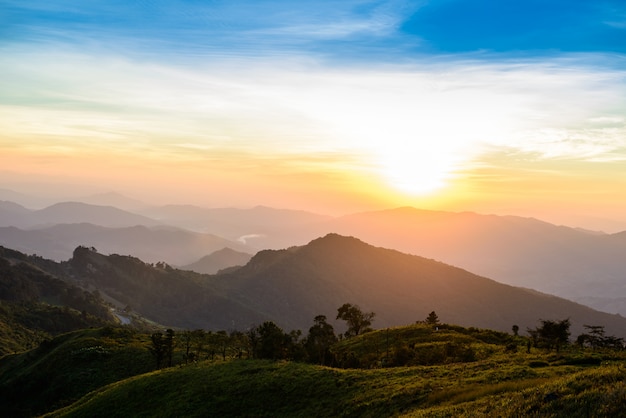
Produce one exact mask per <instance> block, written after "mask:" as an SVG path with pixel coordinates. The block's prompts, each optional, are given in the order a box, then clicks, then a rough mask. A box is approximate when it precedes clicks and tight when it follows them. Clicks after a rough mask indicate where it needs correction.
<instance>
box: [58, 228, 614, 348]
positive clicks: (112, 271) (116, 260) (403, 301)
mask: <svg viewBox="0 0 626 418" xmlns="http://www.w3.org/2000/svg"><path fill="white" fill-rule="evenodd" d="M69 265H71V266H72V271H73V276H74V277H76V278H77V279H78V280H80V281H82V282H84V283H89V285H90V286H92V287H96V288H98V289H99V290H100V291H101V292H104V293H106V294H108V295H110V296H112V297H114V298H116V299H118V300H120V301H122V302H123V303H127V304H129V305H131V306H132V307H133V309H136V310H137V311H138V312H139V313H140V314H142V315H144V316H146V317H148V318H150V319H153V320H156V321H158V322H160V323H164V324H168V325H174V326H180V327H187V328H193V327H204V328H217V329H220V328H227V329H231V328H239V329H245V328H247V327H249V326H250V325H252V324H254V323H258V321H261V320H272V321H275V322H276V323H277V324H279V325H280V326H282V327H284V328H286V329H303V330H304V329H307V328H308V327H310V325H311V321H312V319H313V318H314V317H315V316H316V315H320V314H323V315H327V316H328V317H329V318H334V316H335V315H336V312H337V308H338V307H339V306H341V305H342V304H343V303H346V302H349V303H355V304H358V305H360V306H361V307H362V309H364V310H367V311H374V312H376V314H377V316H376V322H375V326H376V327H377V328H382V327H388V326H395V325H404V324H410V323H413V322H415V321H417V320H423V319H425V318H426V316H427V314H428V313H429V312H431V311H433V310H435V311H436V312H437V314H438V315H439V318H440V319H441V320H442V321H444V322H449V323H455V324H459V325H465V326H475V327H483V328H491V329H496V330H502V331H510V330H511V327H512V326H513V325H514V324H515V325H518V326H519V327H520V329H521V330H525V329H526V327H534V326H536V325H537V323H538V321H539V319H555V320H558V319H565V318H570V319H571V321H572V332H573V334H574V335H577V333H580V332H582V326H583V324H598V325H604V326H606V330H607V332H609V333H612V334H617V335H620V336H621V335H623V333H624V329H626V319H624V318H622V317H621V316H618V315H610V314H606V313H602V312H598V311H594V310H592V309H590V308H588V307H585V306H582V305H579V304H577V303H574V302H571V301H568V300H565V299H561V298H558V297H555V296H549V295H545V294H541V293H538V292H535V291H531V290H526V289H521V288H516V287H513V286H509V285H505V284H501V283H498V282H495V281H493V280H490V279H487V278H484V277H480V276H477V275H474V274H472V273H470V272H468V271H465V270H462V269H460V268H456V267H453V266H450V265H447V264H443V263H441V262H437V261H434V260H430V259H426V258H423V257H419V256H414V255H408V254H403V253H401V252H398V251H395V250H389V249H383V248H377V247H373V246H371V245H368V244H366V243H364V242H362V241H359V240H358V239H355V238H348V237H343V236H339V235H335V234H332V235H328V236H326V237H324V238H319V239H316V240H314V241H312V242H310V243H309V244H307V245H305V246H302V247H293V248H290V249H287V250H265V251H261V252H259V253H257V254H256V255H255V256H254V257H253V258H252V259H251V260H250V262H249V263H248V264H247V265H245V266H244V267H242V268H239V269H237V270H235V271H234V272H231V273H225V274H220V275H216V276H208V275H204V276H202V275H198V274H196V273H192V272H188V271H187V272H185V271H180V270H175V269H171V268H168V267H167V266H156V267H153V266H150V265H147V264H145V263H143V262H141V261H140V260H138V259H134V258H130V257H122V256H108V257H107V256H103V255H101V254H98V253H96V252H93V251H90V250H87V249H83V250H81V251H79V252H78V253H75V256H74V257H73V258H72V260H71V262H70V263H69Z"/></svg>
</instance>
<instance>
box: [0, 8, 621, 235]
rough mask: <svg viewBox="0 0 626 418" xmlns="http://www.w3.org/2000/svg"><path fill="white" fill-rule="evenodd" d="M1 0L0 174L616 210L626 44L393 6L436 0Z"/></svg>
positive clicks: (340, 199) (342, 197)
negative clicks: (28, 2) (467, 26)
mask: <svg viewBox="0 0 626 418" xmlns="http://www.w3.org/2000/svg"><path fill="white" fill-rule="evenodd" d="M8 3H9V6H8V10H9V11H10V13H9V14H8V15H7V16H9V17H10V15H11V13H13V14H14V15H15V16H14V17H15V19H17V17H20V19H21V20H20V19H17V20H15V19H13V20H12V22H15V21H16V22H18V23H12V24H11V25H8V26H7V29H5V35H6V34H8V36H4V37H3V39H4V41H1V42H0V53H1V54H0V76H1V80H2V81H0V132H1V136H0V188H5V189H11V190H15V191H19V192H23V193H33V194H38V193H39V194H42V193H43V194H47V195H58V196H59V197H60V198H65V197H71V196H76V195H85V194H93V193H99V192H106V191H117V192H120V193H123V194H126V195H129V196H132V197H136V198H138V199H141V200H144V201H146V202H149V203H190V204H197V205H203V206H209V207H225V206H238V207H250V206H254V205H258V204H263V205H268V206H275V207H283V208H295V209H307V210H312V211H316V212H320V213H328V214H344V213H350V212H356V211H361V210H370V209H382V208H390V207H397V206H405V205H412V206H416V207H421V208H428V209H443V210H459V211H460V210H473V211H479V212H482V213H503V214H504V213H506V214H518V215H523V216H535V217H539V218H542V219H546V220H549V221H551V222H555V223H563V224H570V225H578V226H583V227H589V228H598V229H606V230H609V229H614V230H618V229H620V228H622V226H623V228H622V229H626V70H625V68H624V57H625V55H624V52H625V51H621V50H616V47H614V46H613V44H612V43H610V42H608V41H607V43H606V45H604V44H602V43H601V42H600V41H598V42H596V44H593V45H592V46H590V47H587V49H585V50H582V51H577V50H572V48H571V46H572V45H574V42H573V39H569V38H567V39H565V38H564V39H565V40H562V39H560V38H559V37H558V36H557V35H555V34H552V37H550V36H547V37H546V33H547V34H548V35H550V34H551V32H549V31H548V29H545V33H544V34H543V36H542V37H539V35H537V34H535V33H534V32H533V36H537V39H542V41H536V43H535V44H532V45H530V44H529V45H526V44H523V43H520V42H522V41H520V39H527V38H525V37H523V36H521V35H522V34H525V33H526V32H524V30H525V29H524V28H520V29H519V31H520V33H519V34H518V33H517V32H511V33H510V34H507V33H504V35H508V36H509V38H507V39H509V41H510V43H511V47H510V48H508V49H507V48H504V47H503V46H502V45H503V44H501V43H498V42H500V40H498V41H497V42H496V40H495V39H500V38H502V37H496V36H493V37H492V38H493V39H491V38H489V37H488V36H487V35H484V34H483V35H480V34H478V35H475V39H474V44H475V45H474V44H471V42H470V41H471V39H470V40H469V41H468V40H464V41H463V42H461V40H462V39H463V38H462V36H463V35H462V34H460V33H459V34H458V41H457V42H456V43H453V42H452V41H450V39H447V38H445V39H444V38H442V37H441V36H443V35H441V34H439V33H436V32H434V31H431V32H427V31H426V32H423V33H422V32H419V31H418V30H417V29H415V27H417V26H415V27H414V26H411V24H410V22H413V21H414V20H415V16H419V14H420V13H427V12H429V13H431V14H432V16H431V19H437V18H438V19H445V16H447V15H445V13H444V12H445V10H443V11H436V12H437V13H439V14H437V13H435V11H429V9H428V7H427V6H424V7H423V8H420V7H417V8H411V7H408V8H407V7H406V4H405V5H404V6H402V7H400V5H399V3H402V2H384V1H378V2H361V3H362V4H361V3H359V4H360V6H359V7H360V8H359V7H356V6H355V5H352V7H347V6H345V5H344V6H341V7H334V8H333V9H332V10H333V11H332V13H330V12H329V14H324V15H323V16H322V15H315V14H310V13H309V12H310V10H308V9H307V10H304V9H303V10H297V8H296V9H294V10H292V9H288V8H286V6H285V5H283V6H282V8H280V7H281V6H279V5H278V4H279V3H280V2H273V3H272V2H267V4H265V3H264V2H261V3H263V4H265V6H266V7H270V8H271V7H275V8H276V7H278V8H279V9H280V10H281V11H286V10H289V13H288V16H284V15H283V14H280V13H279V14H275V16H276V17H274V18H270V17H266V18H263V17H259V16H256V15H254V16H252V14H250V13H251V12H248V13H243V12H242V10H240V9H236V10H235V9H233V8H231V7H229V6H227V4H228V3H220V2H218V3H216V4H219V5H220V6H216V5H214V7H215V8H217V9H219V10H217V11H216V10H212V13H208V11H206V10H203V12H206V13H205V14H203V15H202V14H198V13H199V11H198V10H191V9H192V7H200V6H197V5H195V6H192V5H191V3H187V2H182V1H181V2H173V3H175V4H178V5H179V6H180V7H179V8H182V9H184V8H185V7H188V8H189V10H188V12H189V13H183V11H184V10H178V14H175V13H173V12H172V11H171V10H170V11H169V12H168V14H160V13H159V12H158V11H156V12H155V11H154V10H151V13H153V14H155V15H154V16H153V17H152V18H150V19H153V20H154V19H156V20H154V21H155V22H157V23H158V24H157V23H154V24H153V23H152V20H149V21H146V18H145V17H141V18H140V17H135V18H132V16H131V15H129V16H131V17H128V18H125V19H126V21H117V20H115V19H120V18H119V17H117V16H118V15H116V14H115V13H116V11H115V10H109V9H106V7H113V6H106V2H104V3H97V5H94V6H92V7H93V10H91V9H86V10H79V9H80V8H77V7H75V6H71V5H70V2H67V4H64V2H60V4H59V5H58V6H56V8H55V7H54V6H46V5H45V4H46V3H43V2H42V3H39V2H33V4H32V7H30V8H29V7H28V6H23V5H21V3H19V2H8ZM244 3H245V2H244ZM348 3H350V4H352V3H355V4H356V3H357V2H346V4H348ZM366 3H367V4H370V3H371V5H370V6H371V8H366V7H365V6H363V4H366ZM165 4H167V3H163V5H165ZM256 4H260V3H256ZM319 6H320V7H322V9H321V10H326V9H324V7H329V8H330V7H331V5H330V3H328V2H319ZM361 6H362V7H361ZM374 6H376V7H374ZM120 7H121V6H120ZM128 7H129V10H125V11H126V12H130V11H134V12H136V13H137V16H139V15H140V14H141V13H143V12H144V11H145V10H142V9H141V7H142V6H141V5H139V3H138V4H135V3H132V6H128ZM163 7H165V6H163ZM258 7H261V6H258ZM302 7H303V8H304V6H302ZM368 7H369V6H368ZM98 8H104V9H98ZM131 9H132V10H131ZM328 10H330V9H328ZM424 10H426V11H424ZM274 11H275V12H276V10H274ZM117 12H119V11H117ZM192 12H193V13H192ZM218 12H219V13H218ZM535 12H536V11H535ZM582 12H583V11H582V10H581V13H582ZM441 13H444V14H443V15H441ZM501 13H503V14H505V13H506V10H502V11H501ZM196 14H197V16H203V18H205V19H207V20H209V21H210V22H211V24H210V25H205V24H204V23H202V22H200V20H193V19H195V18H196V17H197V16H196ZM440 15H441V16H444V17H441V16H440ZM16 16H17V17H16ZM61 16H62V17H63V18H61ZM68 16H69V17H68ZM94 16H96V17H94ZM112 16H115V19H113V17H112ZM125 16H126V15H125ZM141 16H143V15H141ZM190 16H194V17H193V18H192V17H190ZM438 16H439V17H438ZM581 16H582V14H581ZM597 18H598V19H604V20H603V21H602V22H605V23H602V25H603V26H602V28H605V27H606V28H609V29H610V30H611V31H614V30H617V31H619V34H622V35H623V34H624V29H623V28H621V26H620V25H621V23H620V22H619V21H607V20H606V18H605V17H604V18H603V17H601V16H598V17H597ZM68 19H69V20H68ZM159 19H161V20H162V21H160V20H159ZM189 19H192V20H189ZM281 19H282V20H281ZM285 19H287V20H285ZM450 19H452V18H450ZM109 20H110V21H109ZM114 20H115V21H114ZM138 22H139V23H140V25H139V23H138ZM216 22H217V23H216ZM242 22H243V23H242ZM285 22H289V24H286V23H285ZM606 22H608V23H606ZM1 23H2V22H0V24H1ZM218 23H220V24H221V26H220V25H219V24H218ZM183 24H187V25H189V26H184V25H183ZM116 25H117V26H116ZM137 25H139V26H137ZM141 25H143V26H141ZM159 25H162V26H159ZM599 25H600V24H599ZM183 26H184V30H183V29H181V27H183ZM420 27H421V26H420ZM599 27H600V26H599ZM120 28H121V29H120ZM215 28H218V29H219V28H221V29H219V30H218V29H215ZM615 28H617V29H615ZM161 29H163V30H161ZM609 29H606V30H609ZM512 30H513V29H512ZM597 30H600V29H597ZM603 30H604V29H603ZM529 33H530V32H529ZM594 33H595V32H594ZM594 33H591V35H590V38H589V39H591V40H593V39H595V38H593V36H595V35H594ZM610 33H611V34H613V33H614V32H610ZM77 35H80V36H77ZM437 36H439V37H440V38H437ZM480 36H482V37H480ZM559 36H561V35H559ZM572 36H573V35H572ZM612 36H615V35H612ZM505 38H506V36H505ZM438 39H439V41H438V42H439V43H437V40H438ZM597 39H609V38H607V37H606V36H605V37H602V36H599V35H598V36H597ZM481 42H482V44H484V47H485V48H486V49H485V48H480V45H482V44H481ZM490 42H491V43H490ZM516 42H517V43H516ZM524 42H525V41H524ZM541 42H546V48H543V49H542V48H541V46H542V45H543V44H541ZM558 42H561V44H560V47H559V48H560V49H559V48H556V49H555V48H554V44H556V43H558ZM450 45H452V46H450ZM524 48H525V49H524ZM524 51H526V52H524ZM528 51H530V52H528ZM537 51H539V52H537ZM610 220H612V221H615V222H609V221H610Z"/></svg>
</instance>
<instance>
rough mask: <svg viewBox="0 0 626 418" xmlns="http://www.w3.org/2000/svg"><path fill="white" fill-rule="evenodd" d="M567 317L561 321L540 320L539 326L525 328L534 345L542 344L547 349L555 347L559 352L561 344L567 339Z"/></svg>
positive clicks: (568, 324)
mask: <svg viewBox="0 0 626 418" xmlns="http://www.w3.org/2000/svg"><path fill="white" fill-rule="evenodd" d="M570 325H571V323H570V320H569V318H568V319H563V320H561V321H552V320H545V319H542V320H541V326H540V327H537V328H535V329H530V328H528V329H527V332H528V334H529V335H530V336H531V338H532V340H533V342H534V345H535V346H540V345H541V346H544V347H546V348H547V349H548V350H552V349H553V348H554V349H556V351H557V353H558V352H559V350H560V348H561V346H562V345H563V344H567V342H568V340H569V335H570V332H569V327H570Z"/></svg>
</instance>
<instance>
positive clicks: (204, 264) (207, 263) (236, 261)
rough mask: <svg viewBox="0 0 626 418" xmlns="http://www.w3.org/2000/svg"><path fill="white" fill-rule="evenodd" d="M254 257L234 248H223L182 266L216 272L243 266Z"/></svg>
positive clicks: (200, 271)
mask: <svg viewBox="0 0 626 418" xmlns="http://www.w3.org/2000/svg"><path fill="white" fill-rule="evenodd" d="M251 258H252V255H251V254H248V253H244V252H241V251H235V250H233V249H232V248H222V249H221V250H218V251H215V252H213V253H211V254H209V255H206V256H204V257H202V258H201V259H200V260H198V261H196V262H195V263H191V264H188V265H186V266H181V267H180V268H181V269H182V270H191V271H195V272H196V273H201V274H215V273H217V272H218V271H220V270H223V269H226V268H230V267H235V266H243V265H244V264H246V263H248V261H250V259H251Z"/></svg>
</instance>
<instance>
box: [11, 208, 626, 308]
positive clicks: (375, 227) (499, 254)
mask: <svg viewBox="0 0 626 418" xmlns="http://www.w3.org/2000/svg"><path fill="white" fill-rule="evenodd" d="M105 197H106V196H105ZM113 197H115V196H113ZM60 221H68V222H66V223H80V222H89V223H92V224H97V225H103V226H110V225H122V224H127V226H128V227H131V226H132V227H135V226H140V225H143V226H149V227H151V228H153V227H156V226H157V225H159V224H163V225H170V226H173V227H178V228H184V229H189V230H192V231H195V232H180V234H186V235H187V238H186V239H185V244H183V245H182V246H181V247H180V250H181V251H178V248H176V247H174V246H172V247H171V248H170V249H168V248H166V246H165V245H152V244H151V243H150V242H149V241H145V240H144V241H141V240H139V241H140V242H137V241H134V240H132V239H131V240H127V242H128V244H123V243H122V244H121V245H119V246H117V247H114V246H113V245H108V244H107V243H104V244H98V242H95V243H93V244H91V243H89V242H87V241H90V240H91V236H85V237H84V238H85V239H83V240H78V241H76V240H74V241H71V242H68V243H65V242H64V241H65V235H64V234H65V233H64V232H62V229H63V228H60V230H56V229H54V228H51V227H42V226H41V225H42V224H43V223H46V222H48V223H50V226H51V225H52V224H53V223H54V222H60ZM2 225H5V226H7V227H8V226H16V227H18V228H20V229H22V230H25V229H32V228H39V229H41V230H42V231H44V230H45V233H42V234H41V235H40V236H38V237H37V238H35V236H36V235H37V233H31V231H29V233H28V234H26V233H24V232H19V231H15V230H12V229H5V230H0V244H3V245H6V246H9V247H12V248H16V249H19V250H21V251H24V252H28V253H37V254H41V255H44V256H46V257H50V258H54V259H56V260H62V259H67V258H68V257H69V254H70V252H71V250H72V249H73V247H74V246H76V245H82V244H86V245H87V244H88V245H93V246H95V247H96V248H98V249H99V250H101V251H103V252H109V253H112V252H119V253H122V254H130V255H133V256H137V257H140V258H142V259H145V260H147V261H161V260H162V261H166V262H168V263H170V264H173V265H187V264H189V263H193V262H195V261H197V260H198V259H199V258H201V257H203V256H206V255H207V254H210V253H211V252H213V251H216V250H218V249H221V248H224V247H231V248H233V249H235V250H237V251H243V252H249V253H254V252H256V251H258V250H263V249H280V248H287V247H290V246H294V245H303V244H305V243H307V242H309V241H310V240H312V239H314V238H316V237H319V236H323V235H325V234H327V233H339V234H342V235H349V236H356V237H359V238H361V239H363V240H365V241H366V242H369V243H372V244H373V245H376V246H381V247H385V248H393V249H397V250H399V251H402V252H405V253H410V254H417V255H422V256H426V257H429V258H433V259H437V260H440V261H443V262H446V263H449V264H452V265H455V266H459V267H462V268H465V269H468V270H470V271H473V272H476V273H478V274H481V275H483V276H486V277H491V278H493V279H495V280H498V281H500V282H503V283H508V284H512V285H515V286H522V287H527V288H532V289H536V290H538V291H541V292H545V293H550V294H555V295H559V296H562V297H565V298H568V299H573V300H578V301H581V302H584V303H588V304H589V305H590V306H593V307H594V308H596V309H601V310H606V311H608V312H612V313H618V312H619V313H621V314H623V315H626V291H625V290H624V289H626V275H625V274H624V271H626V257H623V254H625V253H626V239H624V236H626V232H621V233H616V234H601V233H593V232H590V231H586V230H581V229H577V228H569V227H564V226H556V225H553V224H550V223H547V222H543V221H540V220H537V219H533V218H523V217H518V216H500V215H483V214H477V213H473V212H444V211H432V210H421V209H416V208H412V207H404V208H396V209H389V210H382V211H371V212H363V213H356V214H351V215H346V216H341V217H329V216H324V215H318V214H314V213H309V212H304V211H291V210H282V209H272V208H267V207H263V206H258V207H255V208H251V209H236V208H216V209H208V208H200V207H197V206H191V205H169V206H162V207H157V208H147V209H145V210H142V211H141V214H135V213H132V212H126V211H122V212H120V210H113V209H111V208H103V207H99V206H95V205H87V204H69V203H67V202H66V203H63V204H59V205H53V206H52V207H48V208H45V209H43V210H40V211H31V210H30V209H26V208H24V207H22V206H19V205H16V204H12V203H11V202H3V203H2V204H0V226H2ZM36 225H39V227H36ZM198 231H203V232H201V233H202V234H212V235H216V236H218V237H222V238H225V241H227V242H224V243H223V245H219V246H210V248H207V246H206V244H205V242H204V241H203V240H200V241H199V242H198V244H194V243H193V237H194V236H196V235H195V234H197V233H199V232H198ZM180 240H182V238H179V239H178V240H174V241H173V242H175V243H180V242H181V241H180ZM113 241H115V240H113ZM115 242H116V244H117V243H118V242H119V240H118V241H115ZM131 242H136V243H137V246H136V247H132V246H131V245H130V243H131ZM156 242H159V241H158V240H156ZM172 248H173V249H174V250H172ZM183 250H184V251H186V252H187V254H188V256H185V255H183V254H182V252H183Z"/></svg>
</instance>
